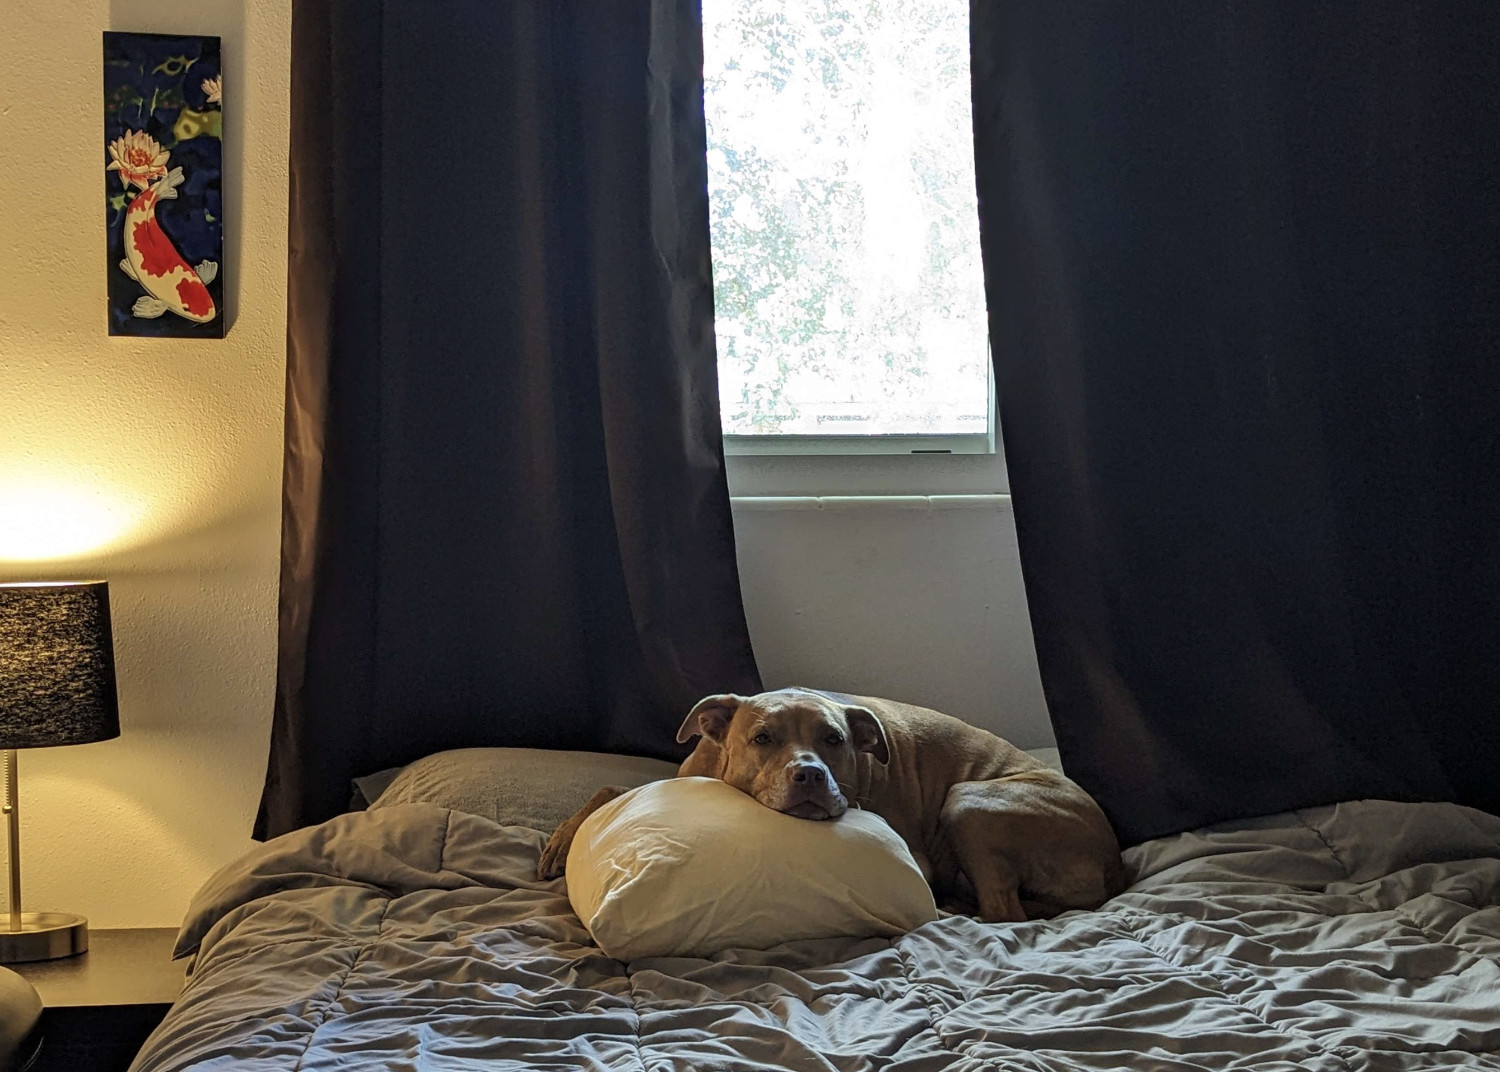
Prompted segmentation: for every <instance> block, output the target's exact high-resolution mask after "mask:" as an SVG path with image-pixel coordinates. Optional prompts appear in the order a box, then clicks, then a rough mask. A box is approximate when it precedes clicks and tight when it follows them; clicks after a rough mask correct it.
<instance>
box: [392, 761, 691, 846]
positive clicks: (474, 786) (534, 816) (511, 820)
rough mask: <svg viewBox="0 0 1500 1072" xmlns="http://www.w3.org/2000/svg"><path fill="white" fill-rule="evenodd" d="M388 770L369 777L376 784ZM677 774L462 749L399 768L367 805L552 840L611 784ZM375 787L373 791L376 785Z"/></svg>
mask: <svg viewBox="0 0 1500 1072" xmlns="http://www.w3.org/2000/svg"><path fill="white" fill-rule="evenodd" d="M387 773H389V772H387V771H381V772H380V774H379V775H370V776H369V777H370V779H371V780H373V779H376V778H378V777H380V776H382V775H385V774H387ZM676 774H677V764H675V763H665V762H663V761H662V760H659V759H643V758H642V757H640V756H615V755H606V754H605V753H603V752H560V751H552V750H549V749H542V748H458V749H454V750H453V751H451V752H436V753H434V754H433V755H430V756H426V757H425V758H423V759H419V760H417V761H416V762H415V763H410V764H408V765H407V766H405V767H404V768H402V769H401V770H400V771H399V772H398V773H396V775H395V777H394V778H392V779H390V784H389V785H387V786H386V787H385V789H384V791H383V792H381V793H380V794H379V795H378V796H377V797H376V799H375V802H374V803H373V804H371V805H370V810H371V811H374V810H375V809H377V808H388V807H390V806H391V805H393V804H437V805H438V806H440V807H444V808H453V809H454V810H456V811H465V812H468V813H469V814H471V815H482V816H484V818H486V819H493V820H494V821H495V822H497V823H499V824H500V825H502V826H526V827H530V828H531V829H533V830H540V831H542V833H544V834H550V833H552V831H554V830H556V829H557V827H558V826H559V825H560V824H562V823H563V822H564V821H565V820H567V819H568V818H570V817H571V816H572V815H573V813H574V812H576V811H577V810H578V809H579V808H581V807H583V805H584V804H586V803H588V799H589V797H591V796H593V795H594V792H595V790H597V789H599V788H600V787H602V786H606V785H623V786H630V787H634V786H637V785H645V784H646V783H647V782H654V781H657V780H659V779H662V778H671V777H674V776H675V775H676ZM372 788H373V786H372Z"/></svg>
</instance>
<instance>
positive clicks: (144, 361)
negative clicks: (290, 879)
mask: <svg viewBox="0 0 1500 1072" xmlns="http://www.w3.org/2000/svg"><path fill="white" fill-rule="evenodd" d="M6 16H7V18H6V26H7V29H6V32H5V34H4V35H3V39H0V145H4V146H6V147H7V148H6V154H7V161H6V166H5V167H4V168H0V204H3V205H5V206H6V209H5V212H4V222H3V225H0V579H3V580H28V579H47V578H80V577H103V578H106V579H108V580H109V581H110V588H111V599H112V603H113V610H114V625H115V645H116V656H117V659H118V663H119V686H120V705H121V710H120V717H121V725H122V736H121V737H120V738H119V739H118V740H114V741H109V742H105V743H101V744H90V745H80V746H77V747H72V748H50V749H34V750H27V751H24V752H22V753H21V756H20V769H21V812H22V860H23V862H24V864H25V867H24V873H23V878H24V881H25V897H24V900H25V903H26V906H27V907H29V908H36V909H64V910H71V911H78V912H83V913H85V914H86V915H88V916H89V917H90V920H91V921H92V922H93V923H94V924H95V925H96V926H165V925H174V924H176V923H177V922H178V920H179V919H180V918H181V915H182V911H183V909H184V908H185V906H186V904H187V901H188V898H189V897H190V896H191V895H192V893H193V891H194V890H195V889H196V887H197V886H198V884H199V883H200V882H201V881H202V880H203V879H204V878H205V877H206V876H207V874H208V873H209V872H210V871H212V870H213V869H214V868H215V867H217V866H218V865H219V864H221V863H222V862H224V861H225V860H226V859H228V858H230V857H231V856H233V855H235V854H236V853H238V852H240V851H242V850H243V849H244V848H245V847H247V846H248V845H249V844H250V841H249V829H250V820H251V817H252V814H253V811H254V807H255V803H256V800H257V795H258V792H259V782H260V778H261V775H262V772H263V770H264V763H265V747H266V739H267V734H268V732H269V722H270V709H271V689H272V675H273V671H274V650H275V649H274V644H275V627H274V615H275V585H276V568H277V566H276V557H277V541H278V526H279V496H280V484H281V452H280V438H281V404H282V390H283V360H284V358H283V354H284V332H285V320H286V310H285V291H286V285H285V279H286V189H287V175H286V122H287V114H286V113H287V82H288V70H287V57H288V46H289V29H290V4H289V2H288V0H200V2H199V3H196V4H192V5H186V4H175V3H169V2H167V0H114V2H113V3H111V2H109V0H11V2H10V4H9V5H8V6H7V8H6ZM107 29H114V30H132V31H154V32H160V33H198V34H218V35H220V36H221V37H222V38H223V48H224V72H225V91H224V99H225V107H226V122H225V127H226V132H227V137H226V144H225V175H224V194H225V199H226V203H225V253H224V272H225V274H226V306H227V310H228V316H229V321H228V324H229V335H228V338H227V339H225V340H224V341H222V342H221V341H208V340H147V339H124V338H117V339H112V338H110V337H109V336H108V335H107V334H106V331H105V318H104V301H105V274H104V273H105V263H104V234H103V227H104V212H103V197H104V193H103V191H104V182H105V172H104V162H105V157H104V150H103V145H102V134H101V131H102V116H101V103H100V98H101V92H102V91H101V88H100V84H101V78H102V73H101V67H100V64H101V60H100V49H101V42H100V34H101V33H102V31H104V30H107Z"/></svg>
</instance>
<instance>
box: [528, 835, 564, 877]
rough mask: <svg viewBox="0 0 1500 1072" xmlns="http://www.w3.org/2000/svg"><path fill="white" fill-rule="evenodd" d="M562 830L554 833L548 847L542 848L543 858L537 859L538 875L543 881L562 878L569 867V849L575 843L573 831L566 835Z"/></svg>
mask: <svg viewBox="0 0 1500 1072" xmlns="http://www.w3.org/2000/svg"><path fill="white" fill-rule="evenodd" d="M560 835H562V831H558V832H557V833H556V834H553V835H552V838H551V840H550V841H548V842H547V847H546V848H545V849H543V850H542V858H541V859H540V860H538V861H537V865H536V877H537V878H539V879H541V880H542V881H543V882H550V881H552V880H553V879H555V878H561V877H562V876H563V874H564V873H565V872H566V871H567V868H568V849H569V848H571V847H572V845H573V835H572V834H571V832H570V833H569V834H567V835H566V836H560Z"/></svg>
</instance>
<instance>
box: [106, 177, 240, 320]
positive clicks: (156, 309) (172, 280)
mask: <svg viewBox="0 0 1500 1072" xmlns="http://www.w3.org/2000/svg"><path fill="white" fill-rule="evenodd" d="M181 185H182V168H180V167H174V168H173V169H172V170H171V171H169V172H167V173H166V174H165V175H163V176H162V177H161V178H159V179H157V180H156V181H155V182H153V183H152V184H151V185H150V186H148V187H147V188H146V189H144V190H142V191H141V192H140V193H139V194H138V195H136V198H135V200H133V201H132V202H130V205H129V206H128V207H127V208H126V209H125V259H124V260H122V261H121V262H120V271H122V272H124V273H125V274H126V275H128V276H129V277H130V278H131V279H134V280H135V281H136V282H137V283H139V284H140V285H141V286H142V287H144V288H145V290H146V293H147V294H148V295H150V296H149V297H145V298H137V299H136V303H135V305H134V306H133V307H132V309H131V312H132V313H134V314H135V315H136V316H138V317H140V318H141V319H143V320H151V319H154V318H156V317H158V316H161V315H162V314H163V313H165V312H166V311H167V310H168V309H170V310H171V311H172V312H174V313H176V314H177V315H178V316H180V317H183V318H185V319H187V320H192V321H195V322H196V323H199V324H203V323H207V322H208V321H210V320H212V319H213V318H214V315H215V313H216V312H217V310H215V308H214V300H213V297H212V296H211V295H210V294H209V293H208V284H209V283H212V282H213V281H214V277H215V276H217V275H218V274H219V263H218V262H217V261H204V262H203V263H201V264H199V265H198V267H197V268H196V269H194V268H192V267H191V266H189V264H188V262H187V261H185V260H183V259H182V254H181V253H178V252H177V247H176V246H174V245H173V244H172V240H171V239H170V238H168V237H167V235H166V232H165V231H163V230H162V229H161V224H159V223H157V222H156V205H157V202H158V201H170V200H173V199H175V198H176V197H177V187H179V186H181Z"/></svg>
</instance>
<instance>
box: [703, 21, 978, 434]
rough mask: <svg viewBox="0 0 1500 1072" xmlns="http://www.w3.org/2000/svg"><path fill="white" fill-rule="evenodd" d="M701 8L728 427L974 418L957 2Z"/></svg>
mask: <svg viewBox="0 0 1500 1072" xmlns="http://www.w3.org/2000/svg"><path fill="white" fill-rule="evenodd" d="M703 17H704V49H705V100H706V107H707V117H708V169H709V189H710V221H711V226H712V235H713V261H714V265H713V267H714V305H715V314H716V327H717V335H718V346H719V393H720V400H721V402H720V404H721V407H722V414H723V423H724V431H725V432H726V433H727V434H738V435H768V434H788V433H789V434H800V435H828V434H841V435H849V434H869V435H891V434H929V435H951V434H963V433H984V432H985V431H987V429H988V415H989V401H988V399H989V379H988V361H989V356H988V346H987V341H988V330H987V325H986V321H985V303H984V288H983V279H982V276H981V269H980V259H979V219H978V208H977V204H976V199H975V192H974V150H973V128H972V119H971V112H970V104H969V100H970V95H969V93H970V90H969V40H968V4H967V0H704V4H703Z"/></svg>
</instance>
